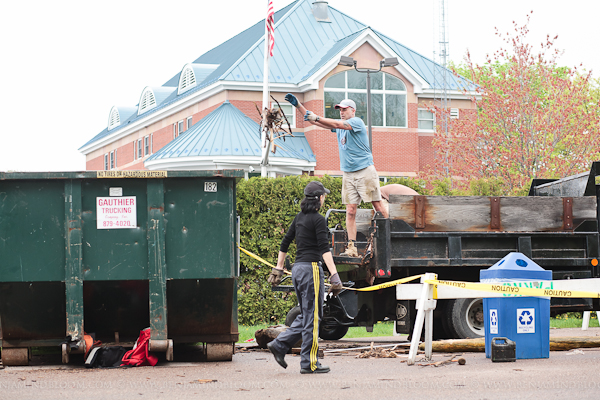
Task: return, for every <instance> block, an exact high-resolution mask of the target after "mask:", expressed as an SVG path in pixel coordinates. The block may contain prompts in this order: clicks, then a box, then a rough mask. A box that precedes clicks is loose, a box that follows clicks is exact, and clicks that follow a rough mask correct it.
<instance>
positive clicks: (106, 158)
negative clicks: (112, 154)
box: [104, 153, 108, 171]
mask: <svg viewBox="0 0 600 400" xmlns="http://www.w3.org/2000/svg"><path fill="white" fill-rule="evenodd" d="M104 170H105V171H108V153H106V154H104Z"/></svg>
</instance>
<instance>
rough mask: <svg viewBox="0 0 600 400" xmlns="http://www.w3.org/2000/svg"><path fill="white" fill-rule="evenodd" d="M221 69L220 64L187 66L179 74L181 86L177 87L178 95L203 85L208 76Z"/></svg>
mask: <svg viewBox="0 0 600 400" xmlns="http://www.w3.org/2000/svg"><path fill="white" fill-rule="evenodd" d="M218 67H219V65H218V64H186V65H184V66H183V69H182V70H181V74H179V85H178V87H177V94H178V95H180V94H182V93H185V92H187V91H188V90H190V89H192V88H195V87H196V86H197V85H198V84H199V83H202V82H203V81H204V80H205V79H206V77H207V76H209V75H210V74H212V73H213V72H214V70H215V69H217V68H218Z"/></svg>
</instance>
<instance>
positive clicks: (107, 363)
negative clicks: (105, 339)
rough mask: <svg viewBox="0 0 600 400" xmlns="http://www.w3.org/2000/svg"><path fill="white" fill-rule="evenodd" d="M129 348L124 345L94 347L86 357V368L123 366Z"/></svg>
mask: <svg viewBox="0 0 600 400" xmlns="http://www.w3.org/2000/svg"><path fill="white" fill-rule="evenodd" d="M126 352H127V350H126V349H125V348H124V347H123V346H102V347H94V348H93V349H91V350H90V352H89V353H88V356H87V358H86V359H85V367H86V368H116V367H120V366H121V362H122V360H123V356H124V355H125V353H126Z"/></svg>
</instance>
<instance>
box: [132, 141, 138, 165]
mask: <svg viewBox="0 0 600 400" xmlns="http://www.w3.org/2000/svg"><path fill="white" fill-rule="evenodd" d="M135 160H137V140H134V141H133V161H135Z"/></svg>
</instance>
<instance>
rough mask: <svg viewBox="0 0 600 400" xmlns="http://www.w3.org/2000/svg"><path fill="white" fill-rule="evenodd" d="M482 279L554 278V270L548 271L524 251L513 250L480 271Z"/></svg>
mask: <svg viewBox="0 0 600 400" xmlns="http://www.w3.org/2000/svg"><path fill="white" fill-rule="evenodd" d="M479 278H480V279H489V278H509V279H552V271H546V270H545V269H544V268H542V267H540V266H539V265H538V264H536V263H535V262H534V261H533V260H531V259H530V258H529V257H527V256H526V255H525V254H523V253H517V252H512V253H509V254H508V255H506V256H505V257H504V258H503V259H501V260H500V261H498V262H497V263H496V264H494V265H492V266H491V267H490V268H488V269H485V270H481V271H480V272H479Z"/></svg>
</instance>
